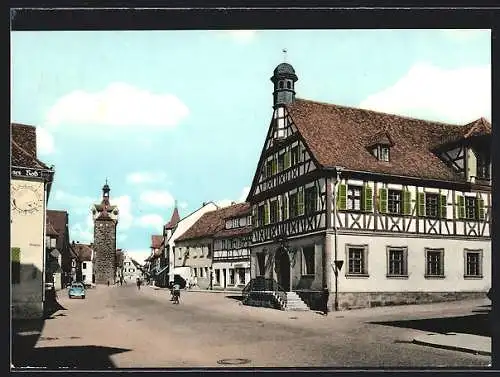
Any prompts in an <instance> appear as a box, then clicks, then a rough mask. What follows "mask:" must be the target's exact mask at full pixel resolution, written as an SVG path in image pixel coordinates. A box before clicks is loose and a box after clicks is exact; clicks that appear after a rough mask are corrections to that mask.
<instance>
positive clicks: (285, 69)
mask: <svg viewBox="0 0 500 377" xmlns="http://www.w3.org/2000/svg"><path fill="white" fill-rule="evenodd" d="M287 74H288V75H295V69H294V68H293V67H292V65H291V64H288V63H281V64H278V66H277V67H276V68H274V75H275V76H278V75H287Z"/></svg>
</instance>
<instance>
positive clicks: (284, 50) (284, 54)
mask: <svg viewBox="0 0 500 377" xmlns="http://www.w3.org/2000/svg"><path fill="white" fill-rule="evenodd" d="M282 51H283V61H284V62H285V63H286V53H287V52H288V50H287V49H286V48H284V49H283V50H282Z"/></svg>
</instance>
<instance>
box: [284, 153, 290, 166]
mask: <svg viewBox="0 0 500 377" xmlns="http://www.w3.org/2000/svg"><path fill="white" fill-rule="evenodd" d="M289 167H290V151H289V150H288V151H286V152H285V169H288V168H289Z"/></svg>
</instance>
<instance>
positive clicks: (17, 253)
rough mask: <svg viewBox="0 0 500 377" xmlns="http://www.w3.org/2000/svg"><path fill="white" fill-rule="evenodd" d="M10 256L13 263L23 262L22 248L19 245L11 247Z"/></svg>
mask: <svg viewBox="0 0 500 377" xmlns="http://www.w3.org/2000/svg"><path fill="white" fill-rule="evenodd" d="M10 256H11V260H12V262H13V263H20V262H21V249H20V248H18V247H11V248H10Z"/></svg>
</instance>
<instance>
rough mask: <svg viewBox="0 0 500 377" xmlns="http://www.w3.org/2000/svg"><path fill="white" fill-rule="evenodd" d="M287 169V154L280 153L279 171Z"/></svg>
mask: <svg viewBox="0 0 500 377" xmlns="http://www.w3.org/2000/svg"><path fill="white" fill-rule="evenodd" d="M283 170H285V154H284V153H282V154H280V155H278V173H279V172H282V171H283Z"/></svg>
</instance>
